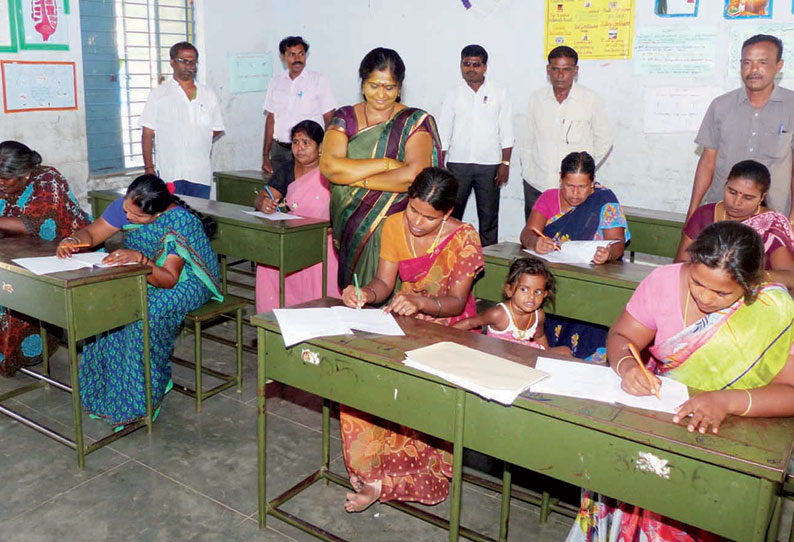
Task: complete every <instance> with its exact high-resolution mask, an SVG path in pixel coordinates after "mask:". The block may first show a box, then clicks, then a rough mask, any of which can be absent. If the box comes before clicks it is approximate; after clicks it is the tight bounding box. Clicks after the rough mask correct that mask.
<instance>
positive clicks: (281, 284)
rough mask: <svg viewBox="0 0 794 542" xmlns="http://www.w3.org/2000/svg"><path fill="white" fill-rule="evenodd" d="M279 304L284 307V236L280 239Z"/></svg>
mask: <svg viewBox="0 0 794 542" xmlns="http://www.w3.org/2000/svg"><path fill="white" fill-rule="evenodd" d="M278 306H279V308H282V307H284V236H283V235H279V239H278Z"/></svg>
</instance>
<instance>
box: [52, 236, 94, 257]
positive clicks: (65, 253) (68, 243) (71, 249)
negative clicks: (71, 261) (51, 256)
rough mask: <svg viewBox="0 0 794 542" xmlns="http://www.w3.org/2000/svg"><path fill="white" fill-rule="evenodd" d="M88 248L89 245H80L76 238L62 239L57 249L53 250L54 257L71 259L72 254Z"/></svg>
mask: <svg viewBox="0 0 794 542" xmlns="http://www.w3.org/2000/svg"><path fill="white" fill-rule="evenodd" d="M90 246H91V245H90V243H81V242H80V240H79V239H77V238H76V237H64V238H63V239H62V240H61V242H60V243H58V248H56V249H55V255H56V256H58V257H59V258H71V257H72V254H74V253H75V252H77V251H78V250H80V249H81V248H89V247H90Z"/></svg>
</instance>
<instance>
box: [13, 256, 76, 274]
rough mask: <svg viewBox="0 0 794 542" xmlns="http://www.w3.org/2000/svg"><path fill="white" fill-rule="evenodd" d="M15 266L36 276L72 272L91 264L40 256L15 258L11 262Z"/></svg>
mask: <svg viewBox="0 0 794 542" xmlns="http://www.w3.org/2000/svg"><path fill="white" fill-rule="evenodd" d="M13 262H14V263H15V264H17V265H21V266H22V267H24V268H25V269H27V270H28V271H32V272H33V273H35V274H36V275H46V274H48V273H60V272H62V271H74V270H75V269H82V268H84V267H91V264H88V263H85V262H81V261H79V260H75V259H73V258H64V259H61V258H59V257H58V256H42V257H40V258H17V259H16V260H13Z"/></svg>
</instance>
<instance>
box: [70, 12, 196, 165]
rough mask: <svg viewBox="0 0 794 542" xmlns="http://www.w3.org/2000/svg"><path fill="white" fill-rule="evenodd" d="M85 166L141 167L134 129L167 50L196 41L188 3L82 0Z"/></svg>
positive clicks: (164, 70) (163, 73)
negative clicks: (177, 44) (85, 136)
mask: <svg viewBox="0 0 794 542" xmlns="http://www.w3.org/2000/svg"><path fill="white" fill-rule="evenodd" d="M80 24H81V28H82V41H83V78H84V82H85V102H86V131H87V138H88V163H89V168H90V170H91V173H94V174H102V173H108V172H112V171H119V170H122V169H125V168H133V167H140V166H142V165H143V159H142V155H141V129H140V128H139V127H138V117H140V114H141V111H143V106H144V105H145V104H146V98H147V97H148V96H149V92H150V91H151V89H152V88H154V87H155V86H157V85H158V84H160V83H161V82H162V81H163V80H165V78H166V77H169V76H170V75H171V67H170V65H169V60H170V59H169V55H168V50H169V49H170V48H171V45H173V44H174V43H176V42H179V41H190V42H193V41H194V37H195V26H194V19H193V2H192V0H113V1H103V0H81V2H80Z"/></svg>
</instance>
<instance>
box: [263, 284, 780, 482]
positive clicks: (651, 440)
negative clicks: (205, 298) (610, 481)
mask: <svg viewBox="0 0 794 542" xmlns="http://www.w3.org/2000/svg"><path fill="white" fill-rule="evenodd" d="M338 304H341V302H340V301H339V300H335V299H330V298H325V299H319V300H315V301H312V302H309V303H304V304H302V305H299V307H302V308H308V307H328V306H333V305H338ZM396 318H397V321H398V322H399V324H400V327H402V329H403V331H404V332H405V336H403V337H389V336H383V335H376V334H370V333H362V332H359V331H356V332H355V335H341V336H335V337H318V338H316V339H312V340H311V341H310V342H311V343H312V344H316V345H317V346H319V347H323V348H326V349H328V350H331V351H334V352H337V353H339V354H342V355H349V356H351V357H355V358H359V359H364V360H366V361H367V362H370V363H373V364H376V365H380V366H384V367H388V368H391V369H396V370H400V371H403V372H414V373H416V374H421V375H422V376H423V377H424V378H428V379H431V380H433V379H435V380H438V381H439V382H444V381H443V380H441V379H437V378H436V377H434V376H432V375H429V374H427V373H421V372H420V371H416V370H414V369H411V368H409V367H405V365H404V364H403V360H404V359H405V352H406V351H407V350H412V349H415V348H421V347H423V346H428V345H430V344H434V343H437V342H440V341H453V342H456V343H459V344H462V345H464V346H468V347H470V348H475V349H477V350H481V351H483V352H488V353H490V354H493V355H496V356H499V357H502V358H505V359H508V360H510V361H514V362H516V363H520V364H522V365H528V366H534V365H535V361H536V358H537V356H538V355H539V354H540V353H541V351H540V350H536V349H534V348H529V347H527V346H524V345H520V344H516V343H512V342H509V341H503V340H501V339H496V338H494V337H488V336H486V335H482V334H478V333H472V332H469V331H461V330H458V329H455V328H451V327H446V326H441V325H437V324H434V323H429V322H424V321H422V320H417V319H415V318H410V317H400V316H398V317H396ZM251 322H252V323H253V324H254V325H256V326H259V327H263V328H265V329H268V330H270V331H276V332H278V323H277V321H276V318H275V316H274V315H273V313H272V312H268V313H264V314H258V315H255V316H252V317H251ZM262 346H263V345H261V344H260V347H262ZM542 355H543V356H545V357H553V358H557V359H568V360H572V362H578V361H580V360H576V361H573V358H567V357H565V356H559V355H554V354H551V353H543V354H542ZM514 407H519V408H524V409H527V410H531V411H534V412H537V413H539V414H542V415H547V416H550V417H553V418H556V419H560V420H563V421H565V422H569V423H573V424H577V425H586V426H588V427H591V428H593V429H597V430H603V431H605V432H607V433H610V434H613V435H617V436H620V437H621V438H625V439H627V440H630V441H634V442H639V443H641V444H645V445H648V446H654V447H656V448H660V449H665V450H669V451H671V452H674V453H678V454H681V455H685V456H687V457H693V458H697V459H699V460H702V461H705V462H707V463H712V464H717V465H721V466H725V467H728V468H731V469H734V470H737V471H740V472H745V473H748V474H752V475H755V476H759V477H762V478H765V479H769V480H774V481H783V479H784V477H785V474H786V471H787V468H788V461H789V456H790V455H791V451H792V446H794V418H741V417H738V416H730V417H729V418H728V419H727V420H726V421H725V422H724V423H723V425H722V427H721V428H720V433H719V435H716V436H715V435H701V434H699V433H689V432H688V431H687V430H686V427H684V426H681V425H676V424H673V423H672V421H671V415H670V414H666V413H662V412H652V411H648V410H643V409H637V408H630V407H625V406H621V405H612V404H607V403H601V402H598V401H591V400H585V399H575V398H571V397H560V396H552V395H544V394H533V393H531V392H527V393H525V394H523V395H522V396H520V397H519V398H518V399H517V400H516V402H515V403H514ZM507 408H510V407H507Z"/></svg>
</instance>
